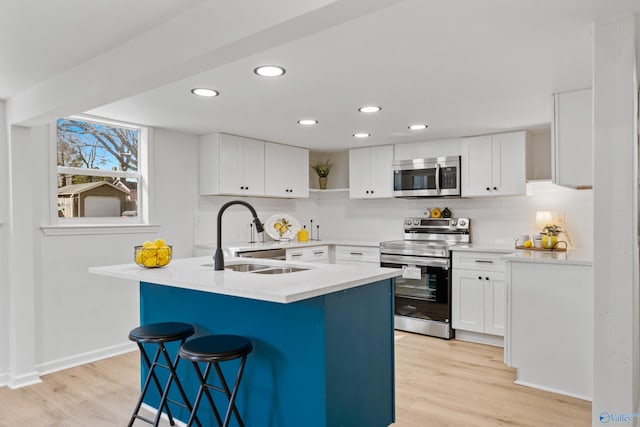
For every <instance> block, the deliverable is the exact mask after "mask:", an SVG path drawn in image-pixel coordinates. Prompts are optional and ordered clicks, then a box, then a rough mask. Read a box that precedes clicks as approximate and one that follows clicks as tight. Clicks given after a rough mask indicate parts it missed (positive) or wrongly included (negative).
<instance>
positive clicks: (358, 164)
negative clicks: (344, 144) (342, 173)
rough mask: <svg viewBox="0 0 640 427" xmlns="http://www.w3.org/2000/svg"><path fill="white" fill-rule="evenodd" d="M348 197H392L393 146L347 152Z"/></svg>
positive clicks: (356, 149)
mask: <svg viewBox="0 0 640 427" xmlns="http://www.w3.org/2000/svg"><path fill="white" fill-rule="evenodd" d="M349 197H351V198H352V199H372V198H385V197H393V146H392V145H384V146H378V147H367V148H355V149H352V150H349Z"/></svg>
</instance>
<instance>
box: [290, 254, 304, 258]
mask: <svg viewBox="0 0 640 427" xmlns="http://www.w3.org/2000/svg"><path fill="white" fill-rule="evenodd" d="M294 256H302V254H291V257H294Z"/></svg>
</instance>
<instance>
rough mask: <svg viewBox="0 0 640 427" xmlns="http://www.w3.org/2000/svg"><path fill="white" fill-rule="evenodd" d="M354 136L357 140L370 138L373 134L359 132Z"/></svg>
mask: <svg viewBox="0 0 640 427" xmlns="http://www.w3.org/2000/svg"><path fill="white" fill-rule="evenodd" d="M353 136H354V137H356V138H369V137H370V136H371V134H370V133H365V132H358V133H354V134H353Z"/></svg>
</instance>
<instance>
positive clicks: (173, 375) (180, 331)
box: [128, 322, 202, 427]
mask: <svg viewBox="0 0 640 427" xmlns="http://www.w3.org/2000/svg"><path fill="white" fill-rule="evenodd" d="M194 333H195V328H194V327H193V326H192V325H190V324H187V323H182V322H161V323H150V324H147V325H143V326H140V327H137V328H135V329H132V330H131V332H129V339H130V340H131V341H134V342H135V343H136V344H137V345H138V348H139V349H140V355H141V358H142V361H143V363H144V366H146V368H147V370H148V373H147V377H146V379H145V381H144V384H143V386H142V390H141V392H140V397H139V398H138V402H137V403H136V407H135V410H134V411H133V414H132V415H131V419H130V420H129V424H128V426H129V427H132V426H133V423H134V422H135V420H136V419H140V420H143V421H145V422H147V423H149V424H152V425H153V426H154V427H157V426H158V424H159V423H160V418H161V417H162V413H163V412H166V414H167V417H168V418H169V423H170V424H171V425H172V426H175V424H176V423H175V419H174V414H173V413H172V412H171V409H170V408H169V403H173V404H175V405H178V406H181V407H183V408H185V409H186V410H188V411H189V414H191V412H193V411H192V409H193V407H192V405H191V403H190V402H189V399H188V398H187V395H186V393H185V391H184V387H183V386H182V383H181V382H180V377H179V376H178V373H177V372H176V368H177V367H178V363H179V361H180V356H179V352H178V353H176V355H175V359H174V360H171V357H170V356H169V353H168V351H167V348H166V346H165V344H166V343H169V342H175V343H176V344H179V345H183V344H184V343H185V342H186V340H187V338H188V337H190V336H192V335H193V334H194ZM144 344H148V345H152V344H153V345H156V346H157V347H156V351H155V354H154V356H153V360H150V358H149V353H148V352H147V349H145V346H144ZM150 350H151V349H150V348H149V352H150ZM161 354H162V359H161V357H160V355H161ZM156 368H164V369H167V370H168V371H169V376H168V378H167V381H166V384H165V387H164V388H163V387H162V385H161V383H160V379H159V378H158V375H157V374H156ZM152 382H153V384H154V385H155V387H156V389H157V390H158V393H159V395H160V403H159V405H158V410H157V413H156V414H155V417H154V419H153V420H150V419H148V418H145V417H144V416H142V415H140V414H139V412H140V408H141V407H142V403H143V402H144V399H145V396H146V395H147V392H148V391H149V387H150V386H151V383H152ZM174 385H175V386H176V387H177V389H178V392H179V394H180V397H181V398H182V401H176V400H173V399H170V398H169V392H170V390H171V388H172V386H174ZM194 421H195V422H196V424H197V425H198V427H202V424H201V423H200V420H199V419H198V417H197V416H196V417H195V418H194Z"/></svg>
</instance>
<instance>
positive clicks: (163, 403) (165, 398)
mask: <svg viewBox="0 0 640 427" xmlns="http://www.w3.org/2000/svg"><path fill="white" fill-rule="evenodd" d="M185 341H186V339H183V340H182V341H181V343H180V344H181V345H182V344H184V343H185ZM160 350H161V351H162V354H163V356H164V359H165V361H166V363H167V365H166V368H167V369H168V370H169V372H170V374H169V379H168V380H167V385H166V386H165V388H164V393H161V395H162V397H161V398H160V404H159V405H158V406H159V407H160V408H161V409H160V410H158V413H157V414H156V419H155V421H154V424H153V425H154V426H157V425H158V423H159V422H160V417H161V416H162V408H163V407H164V408H165V409H166V410H167V416H168V417H169V423H171V425H174V423H173V417H172V416H171V413H170V412H169V405H168V404H167V402H173V403H175V404H177V405H181V404H180V402H176V401H174V400H171V399H169V389H170V388H171V384H172V382H173V381H174V378H175V384H176V387H177V388H178V392H179V393H180V397H182V400H183V401H184V402H185V405H184V406H186V408H187V410H188V411H189V414H191V412H193V407H192V406H191V404H190V403H189V399H188V398H187V394H186V393H185V391H184V388H183V387H182V383H181V382H180V379H179V377H178V373H177V372H176V369H178V363H180V356H179V354H176V357H175V360H173V361H172V360H171V358H170V357H169V354H168V353H167V349H166V348H165V346H164V344H162V343H161V344H160ZM195 422H196V424H197V425H198V427H202V424H201V423H200V420H199V419H198V417H197V416H196V417H195Z"/></svg>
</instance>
